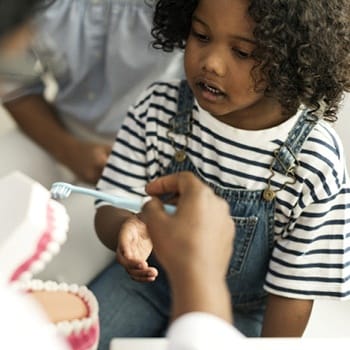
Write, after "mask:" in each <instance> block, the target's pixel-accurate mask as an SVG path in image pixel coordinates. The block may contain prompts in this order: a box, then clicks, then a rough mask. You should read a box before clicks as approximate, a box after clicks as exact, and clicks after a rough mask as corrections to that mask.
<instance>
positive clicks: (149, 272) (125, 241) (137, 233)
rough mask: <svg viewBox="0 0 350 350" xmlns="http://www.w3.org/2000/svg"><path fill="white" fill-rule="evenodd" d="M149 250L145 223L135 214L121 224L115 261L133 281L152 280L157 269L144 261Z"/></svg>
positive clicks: (149, 245) (155, 275)
mask: <svg viewBox="0 0 350 350" xmlns="http://www.w3.org/2000/svg"><path fill="white" fill-rule="evenodd" d="M151 252H152V242H151V240H150V238H149V236H148V233H147V229H146V225H145V224H144V223H143V222H142V221H141V220H139V219H138V218H137V216H136V215H135V216H133V217H131V218H130V219H128V220H127V221H126V222H125V223H124V224H123V226H122V228H121V230H120V232H119V240H118V246H117V251H116V253H117V261H118V262H119V263H120V264H121V265H123V266H124V268H125V270H126V271H127V272H128V274H129V275H130V276H131V278H132V279H134V280H135V281H138V282H153V281H154V280H155V279H156V277H157V275H158V271H157V269H156V268H154V267H150V266H148V263H147V261H146V260H147V259H148V257H149V256H150V254H151Z"/></svg>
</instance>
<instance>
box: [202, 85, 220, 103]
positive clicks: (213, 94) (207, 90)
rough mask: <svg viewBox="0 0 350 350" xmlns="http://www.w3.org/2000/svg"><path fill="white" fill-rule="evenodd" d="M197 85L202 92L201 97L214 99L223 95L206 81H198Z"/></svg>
mask: <svg viewBox="0 0 350 350" xmlns="http://www.w3.org/2000/svg"><path fill="white" fill-rule="evenodd" d="M198 86H199V88H200V89H201V91H202V93H203V97H204V98H206V99H209V100H215V99H217V98H218V97H223V96H224V95H225V94H224V93H223V92H222V91H221V90H219V89H218V88H216V87H214V86H212V85H209V84H208V83H205V82H199V83H198Z"/></svg>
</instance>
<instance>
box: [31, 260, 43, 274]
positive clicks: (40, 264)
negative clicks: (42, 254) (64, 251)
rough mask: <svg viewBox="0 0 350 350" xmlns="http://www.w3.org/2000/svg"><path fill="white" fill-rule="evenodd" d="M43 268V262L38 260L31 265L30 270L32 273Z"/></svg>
mask: <svg viewBox="0 0 350 350" xmlns="http://www.w3.org/2000/svg"><path fill="white" fill-rule="evenodd" d="M43 268H44V263H43V262H42V261H40V260H38V261H35V262H34V263H33V264H32V265H31V267H30V270H31V271H32V273H33V274H36V273H38V272H39V271H41V270H43Z"/></svg>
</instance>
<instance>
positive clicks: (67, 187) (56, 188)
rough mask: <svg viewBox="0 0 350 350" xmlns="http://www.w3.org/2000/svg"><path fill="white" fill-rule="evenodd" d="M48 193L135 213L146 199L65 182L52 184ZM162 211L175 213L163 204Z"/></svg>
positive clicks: (173, 208) (167, 205)
mask: <svg viewBox="0 0 350 350" xmlns="http://www.w3.org/2000/svg"><path fill="white" fill-rule="evenodd" d="M50 192H51V196H52V198H54V199H66V198H68V197H69V196H70V195H71V193H72V192H74V193H80V194H85V195H88V196H92V197H95V198H98V199H101V200H104V201H106V202H109V203H111V204H112V205H113V206H115V207H117V208H122V209H126V210H131V211H135V212H139V211H141V208H142V206H143V205H144V204H145V203H146V201H147V199H148V198H145V199H131V198H126V197H120V196H115V195H111V194H108V193H105V192H101V191H96V190H92V189H89V188H85V187H81V186H75V185H72V184H69V183H67V182H55V183H53V184H52V186H51V190H50ZM164 209H165V211H166V212H167V213H168V214H174V213H175V211H176V207H175V206H173V205H170V204H164Z"/></svg>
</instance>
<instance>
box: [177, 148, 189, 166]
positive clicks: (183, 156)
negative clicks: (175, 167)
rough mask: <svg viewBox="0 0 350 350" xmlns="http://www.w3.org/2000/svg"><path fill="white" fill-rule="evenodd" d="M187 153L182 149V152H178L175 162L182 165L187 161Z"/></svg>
mask: <svg viewBox="0 0 350 350" xmlns="http://www.w3.org/2000/svg"><path fill="white" fill-rule="evenodd" d="M186 157H187V156H186V152H185V151H184V150H183V149H182V150H180V151H176V153H175V160H176V161H177V162H178V163H182V162H183V161H184V160H185V159H186Z"/></svg>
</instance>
